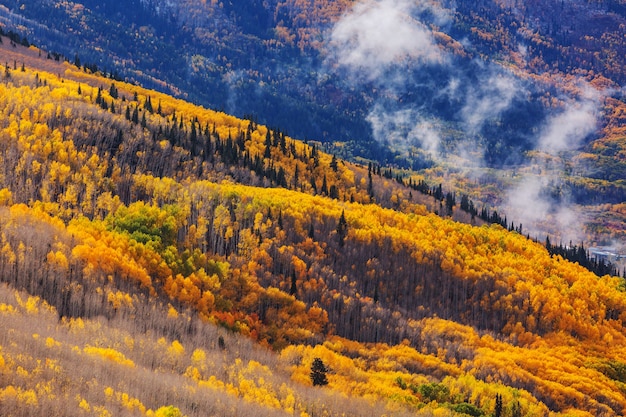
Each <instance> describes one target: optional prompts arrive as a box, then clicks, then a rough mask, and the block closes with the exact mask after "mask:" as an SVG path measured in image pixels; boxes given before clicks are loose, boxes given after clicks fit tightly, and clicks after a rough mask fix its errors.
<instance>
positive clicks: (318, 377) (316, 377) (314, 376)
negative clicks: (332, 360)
mask: <svg viewBox="0 0 626 417" xmlns="http://www.w3.org/2000/svg"><path fill="white" fill-rule="evenodd" d="M327 373H328V368H326V365H324V362H322V360H321V359H320V358H315V359H313V364H311V382H313V386H317V385H320V386H324V385H328V379H327V378H326V374H327Z"/></svg>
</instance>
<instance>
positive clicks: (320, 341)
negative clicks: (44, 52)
mask: <svg viewBox="0 0 626 417" xmlns="http://www.w3.org/2000/svg"><path fill="white" fill-rule="evenodd" d="M65 68H66V69H67V70H66V72H65V74H64V77H63V78H60V77H58V76H54V75H51V74H49V73H44V72H38V73H36V72H34V71H32V70H30V69H29V68H25V70H24V71H23V72H22V71H13V72H12V75H11V78H9V79H4V80H2V82H0V111H1V112H2V118H0V204H2V208H1V209H0V232H1V233H0V277H1V278H2V280H3V281H4V282H6V283H8V284H10V285H11V286H12V287H13V288H17V289H20V290H23V291H27V292H28V293H29V294H30V295H31V296H32V297H39V300H45V303H46V304H47V305H50V306H51V308H50V311H53V312H52V313H50V314H53V315H56V316H57V320H59V321H60V322H68V321H71V320H78V319H81V320H87V319H93V320H98V319H102V318H104V319H106V320H107V321H115V320H119V319H129V320H130V318H132V317H135V315H136V314H138V313H139V310H140V309H143V308H144V307H145V305H148V306H149V307H150V308H155V309H156V308H158V307H157V306H161V307H160V308H162V309H163V310H167V311H168V312H167V314H166V315H167V317H169V316H172V317H173V318H175V317H176V316H177V314H179V313H178V312H181V311H187V313H186V314H188V316H187V317H189V320H187V321H184V320H183V321H182V322H180V321H177V322H176V323H179V324H180V323H186V324H181V325H180V326H178V325H177V326H174V327H168V326H167V325H164V324H163V322H165V323H167V320H168V318H167V317H165V318H160V319H159V320H156V319H155V320H156V321H157V322H152V321H147V322H140V323H138V324H137V325H138V326H140V327H141V326H143V328H142V331H143V332H145V333H151V332H156V331H158V332H159V335H161V334H162V335H163V337H167V338H168V341H167V342H164V344H163V345H162V346H161V345H159V346H160V347H159V349H161V350H160V351H159V352H160V353H159V355H161V356H162V357H163V358H167V361H166V362H167V364H168V365H167V366H169V367H170V368H171V369H174V370H178V372H179V374H185V378H190V379H192V380H193V381H194V384H196V385H198V386H202V384H206V385H204V386H205V387H211V388H218V389H222V390H224V391H225V392H230V393H231V394H232V393H235V394H234V395H236V396H237V397H238V398H244V399H250V400H251V401H257V402H259V403H262V404H265V405H267V406H272V404H273V406H274V407H275V408H282V409H284V410H296V409H298V406H296V405H294V404H292V403H290V401H291V400H288V398H289V395H288V394H289V391H288V390H286V389H283V390H282V391H281V389H280V388H279V387H280V384H278V385H271V387H268V386H266V385H265V384H264V383H263V381H265V380H269V377H270V375H271V371H269V370H266V369H265V368H263V367H262V366H258V365H257V364H255V363H252V362H249V363H246V364H242V363H238V364H235V366H234V367H233V368H229V369H227V370H225V371H224V370H216V371H215V372H217V373H218V374H217V375H218V376H220V375H223V374H219V372H225V374H226V375H228V378H229V380H228V382H224V379H223V378H226V376H223V378H222V377H220V378H217V377H215V378H216V379H211V377H210V375H214V374H210V373H207V372H209V371H208V370H206V371H205V370H203V369H202V366H201V364H200V363H199V362H202V361H200V360H198V361H197V362H198V363H196V364H195V365H194V364H191V363H189V361H192V360H193V356H190V355H189V352H188V351H186V350H185V345H183V344H182V343H180V341H179V339H184V338H192V337H194V335H195V334H197V333H198V332H199V331H200V330H198V328H197V326H201V325H202V324H201V323H204V324H205V325H208V324H209V323H213V324H219V325H220V326H222V327H223V328H226V329H229V330H231V331H233V332H237V333H240V334H242V335H246V336H248V337H250V338H251V339H253V340H256V341H258V342H259V343H261V344H262V345H265V346H269V347H272V348H274V349H275V350H282V352H281V357H282V358H283V359H282V360H284V361H285V362H284V363H286V364H288V365H285V367H286V368H288V369H289V372H290V373H291V375H292V376H293V378H294V379H295V380H298V381H301V382H302V383H307V384H311V365H312V364H313V363H314V359H315V358H319V359H320V360H321V361H322V362H323V365H324V367H326V366H328V368H329V369H332V373H328V375H327V381H328V386H329V387H332V388H333V390H337V391H342V392H345V393H347V394H350V395H356V396H363V397H365V398H377V399H383V400H385V401H387V400H389V401H398V402H400V403H402V404H406V405H408V406H415V407H418V408H419V407H421V406H424V404H432V407H439V404H447V405H445V406H444V408H445V410H446V412H459V413H466V414H470V415H473V413H479V412H483V411H485V412H488V413H493V412H496V410H500V412H501V413H505V410H506V412H509V411H510V413H509V414H511V415H514V414H515V413H518V411H515V412H514V411H513V410H519V409H520V407H521V409H523V411H524V413H525V414H524V415H545V414H546V413H547V412H548V410H552V411H555V412H567V411H568V410H573V409H576V410H585V411H586V412H589V413H592V414H596V415H600V414H603V413H604V414H606V415H613V414H621V413H623V411H624V409H625V408H626V398H625V397H624V394H623V392H622V391H621V390H620V389H619V388H618V387H619V386H620V385H619V384H621V383H622V382H624V381H622V379H623V378H622V374H621V368H622V366H623V364H624V363H626V357H625V355H624V354H623V352H622V350H623V349H622V347H623V346H626V335H625V334H624V330H623V326H622V323H623V322H624V320H626V300H625V299H624V297H623V292H622V289H623V282H622V281H621V280H620V279H618V278H617V277H610V276H608V275H607V276H603V277H598V276H596V275H594V274H593V273H591V272H590V271H589V270H587V269H585V268H584V267H582V266H581V265H578V264H574V263H571V262H568V261H566V260H565V259H564V258H563V257H562V256H559V255H558V254H555V255H554V256H550V254H549V252H548V251H547V250H546V248H545V247H543V246H542V245H541V244H537V243H535V242H533V241H531V240H529V239H527V238H526V237H524V236H523V235H521V233H511V232H509V230H508V229H507V228H506V227H501V226H498V225H491V226H482V227H475V226H472V225H470V224H463V223H458V222H454V221H452V220H451V219H449V218H442V217H441V216H438V215H435V214H432V213H429V212H428V211H427V210H426V208H425V207H423V206H421V205H418V204H415V202H414V197H413V196H412V194H411V191H413V188H412V187H407V186H405V185H404V184H403V183H402V184H401V182H402V181H400V180H401V178H396V179H393V177H392V178H388V177H387V176H385V175H383V173H384V172H385V169H383V170H381V171H382V172H381V175H380V176H379V175H378V169H377V168H375V167H372V166H370V169H369V170H368V169H366V168H364V167H359V166H356V165H352V164H348V163H346V162H344V161H341V160H340V159H338V158H336V157H333V156H332V155H329V154H326V153H324V152H322V151H320V150H319V149H318V147H317V144H316V143H303V142H300V141H296V140H293V139H291V138H289V137H287V136H286V135H284V134H283V133H282V132H280V131H279V130H278V129H268V128H266V127H264V126H261V125H259V124H257V123H256V122H254V121H253V120H242V119H237V118H234V117H232V116H228V115H226V114H224V113H220V112H214V111H209V110H205V109H202V108H199V107H195V106H192V105H190V104H188V103H185V102H183V101H179V100H175V99H173V98H171V97H168V96H166V95H163V94H159V93H156V92H154V91H148V90H145V89H142V88H139V87H136V86H132V85H129V84H125V83H122V82H115V84H114V85H113V84H112V83H111V80H104V79H103V78H100V77H98V76H96V75H93V74H88V73H85V72H83V71H79V70H77V69H76V68H75V67H72V66H71V65H70V64H66V66H65ZM102 103H104V104H105V105H106V106H105V105H103V104H102ZM127 114H128V117H127ZM412 184H413V183H412ZM417 187H419V188H425V185H424V183H421V182H418V185H417ZM430 192H431V193H432V194H435V197H436V199H437V200H438V201H439V204H441V203H442V202H443V201H446V206H447V208H448V209H449V210H452V211H454V208H455V206H456V196H455V195H454V194H453V193H447V194H448V195H446V193H444V192H443V189H442V187H439V186H438V187H435V188H431V189H430ZM416 194H417V193H416ZM374 202H375V203H376V204H373V203H374ZM461 204H463V205H465V204H468V205H469V201H463V199H461ZM520 228H521V226H520ZM33 300H35V301H32V303H35V304H36V302H39V301H37V299H35V298H33ZM144 303H148V304H144ZM150 303H155V304H150ZM18 304H19V303H18ZM22 308H23V309H24V310H25V311H28V309H29V308H31V307H29V304H28V303H26V304H25V307H22ZM33 308H34V307H33ZM145 308H148V307H145ZM5 309H6V310H8V309H9V307H6V308H5ZM0 311H2V309H0ZM163 314H165V313H163V311H162V315H163ZM142 317H144V316H142ZM159 317H160V316H159ZM191 317H193V320H192V319H191ZM2 337H5V338H4V339H1V340H0V343H1V344H2V346H3V349H2V351H0V353H2V354H3V355H4V352H5V351H4V345H5V344H7V343H8V340H7V339H6V336H2ZM159 337H160V336H159ZM214 339H215V340H216V341H215V344H216V346H217V347H218V349H219V351H222V352H227V351H228V350H229V346H230V345H231V341H224V340H222V343H220V342H218V340H219V339H217V338H214ZM129 343H130V342H129ZM50 344H51V345H52V346H56V345H54V343H53V341H51V342H50ZM116 346H117V347H116ZM592 346H593V349H590V347H592ZM71 349H72V347H68V350H71ZM78 349H79V351H80V352H81V353H80V354H81V355H85V357H87V358H89V360H91V361H94V362H97V361H101V360H108V361H112V362H114V363H116V364H117V365H116V366H118V365H119V366H120V367H125V368H123V369H127V368H132V367H133V366H137V361H138V359H137V356H135V354H131V353H124V352H121V351H120V349H121V348H120V347H119V346H118V345H116V344H114V343H111V344H109V345H107V346H100V345H97V344H96V343H95V342H94V343H93V344H92V343H89V344H87V343H83V345H81V346H79V347H78ZM129 349H130V348H129ZM125 352H129V351H125ZM130 352H132V349H130ZM13 355H14V354H13V353H12V354H11V358H13ZM198 355H199V356H198V358H199V357H200V356H201V354H200V353H198ZM536 357H540V358H541V360H535V359H534V358H536ZM581 358H584V360H581ZM11 360H12V361H14V359H11ZM27 362H28V361H27ZM151 363H160V361H154V362H151ZM29 364H30V365H29V366H30V368H28V369H31V371H34V370H35V369H38V368H37V366H38V365H35V364H36V360H35V359H34V357H33V361H31V362H29ZM31 365H32V366H31ZM17 366H18V365H15V366H14V364H13V362H11V365H10V369H11V375H19V372H18V371H17V369H18V367H17ZM19 366H22V365H19ZM150 366H153V365H150ZM22 367H23V366H22ZM23 368H24V367H23ZM24 369H26V368H24ZM168 369H169V368H168ZM325 369H326V368H325ZM31 371H29V372H31ZM319 371H320V373H323V372H321V368H320V369H319ZM37 372H39V371H37ZM214 376H215V375H214ZM15 378H16V381H17V380H18V379H19V378H18V377H17V376H16V377H15ZM261 378H263V381H262V380H261ZM320 378H321V377H320ZM219 381H221V382H219ZM235 381H237V383H236V384H235ZM363 381H366V382H367V383H365V384H363ZM229 384H230V385H229ZM362 385H366V386H365V387H363V386H362ZM19 386H21V385H19ZM23 386H24V387H25V388H24V389H26V390H29V389H33V390H35V388H34V387H32V386H29V385H28V384H27V383H26V382H24V383H23ZM194 387H195V385H194ZM277 387H278V388H277ZM383 387H386V388H383ZM111 389H112V390H113V391H108V392H109V394H106V395H107V398H108V400H107V401H109V403H107V404H110V401H113V400H114V399H117V398H118V394H117V393H118V392H119V389H118V388H115V387H112V388H111ZM517 390H519V392H521V394H514V393H515V392H518V391H517ZM100 391H102V389H100ZM2 392H3V393H4V388H3V391H2ZM15 392H16V393H17V394H15V395H14V393H13V391H12V392H11V393H9V394H7V395H10V397H11V398H12V400H11V401H13V399H14V398H18V397H19V395H21V394H19V393H20V392H21V391H19V390H17V389H16V390H15ZM40 394H41V393H40V392H36V395H37V396H38V398H39V395H40ZM496 394H498V396H496ZM2 395H4V394H2ZM28 395H30V394H28ZM94 395H95V394H94ZM292 395H295V394H292ZM516 395H517V396H516ZM131 397H132V398H138V396H137V395H129V396H127V397H124V396H123V394H122V393H121V392H120V401H131ZM19 398H20V401H22V399H21V397H19ZM94 398H99V399H98V401H100V402H102V401H104V400H103V399H102V398H101V397H94ZM24 401H27V399H24ZM86 401H87V403H89V401H88V400H86ZM116 401H117V400H116ZM288 404H291V405H288ZM497 404H500V405H499V406H498V405H497ZM79 405H80V402H79ZM161 406H164V405H163V404H157V403H156V401H154V400H152V401H150V405H149V406H145V405H144V407H145V410H146V411H145V413H146V415H147V410H148V409H152V410H158V407H161ZM137 407H139V406H138V405H137ZM516 407H517V408H516ZM190 408H191V409H193V407H191V406H189V407H187V408H186V409H187V410H188V409H190ZM307 410H309V409H307V408H306V407H304V408H302V410H301V411H305V412H308V411H307ZM481 410H482V411H481ZM309 411H310V410H309ZM198 413H199V411H198ZM311 414H316V412H314V411H312V412H311ZM505 415H506V414H505ZM515 415H517V414H515Z"/></svg>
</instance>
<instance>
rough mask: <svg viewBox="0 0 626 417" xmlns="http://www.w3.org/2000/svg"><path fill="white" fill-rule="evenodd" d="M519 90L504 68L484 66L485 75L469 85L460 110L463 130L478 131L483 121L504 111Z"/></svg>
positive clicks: (514, 80)
mask: <svg viewBox="0 0 626 417" xmlns="http://www.w3.org/2000/svg"><path fill="white" fill-rule="evenodd" d="M521 91H522V88H521V86H520V84H519V82H518V81H517V80H516V79H515V78H514V77H513V76H512V75H510V74H508V73H506V72H504V70H500V69H495V68H491V69H487V68H485V75H483V76H481V77H480V79H479V80H478V81H477V82H476V83H474V84H473V85H471V86H470V87H469V90H468V93H467V97H466V99H465V105H464V106H463V108H462V110H461V117H462V118H463V121H464V128H465V130H466V131H467V132H468V133H470V134H477V133H479V132H480V130H481V128H482V127H483V125H484V124H485V122H487V121H489V120H493V119H496V118H497V117H499V116H500V115H501V114H502V113H503V112H504V111H506V110H507V109H508V108H509V107H510V106H511V103H512V102H513V99H514V98H515V97H516V96H517V95H518V94H519V93H520V92H521Z"/></svg>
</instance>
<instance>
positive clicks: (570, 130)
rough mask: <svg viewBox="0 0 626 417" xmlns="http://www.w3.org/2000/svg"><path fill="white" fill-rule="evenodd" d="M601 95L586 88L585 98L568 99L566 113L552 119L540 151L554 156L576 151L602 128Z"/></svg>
mask: <svg viewBox="0 0 626 417" xmlns="http://www.w3.org/2000/svg"><path fill="white" fill-rule="evenodd" d="M599 106H600V93H599V92H598V91H597V90H594V89H592V88H591V87H589V86H583V88H582V97H580V98H579V99H574V98H567V99H566V101H565V105H564V106H563V109H562V111H560V112H559V113H557V114H556V115H554V116H553V117H551V118H549V119H548V121H547V123H546V124H545V126H544V128H543V129H542V133H541V136H540V138H539V142H538V145H537V148H538V149H539V150H542V151H545V152H548V153H550V154H557V153H559V152H563V151H568V150H574V149H576V148H578V147H579V146H580V145H581V143H582V141H583V140H584V139H585V138H586V137H587V136H589V135H590V134H591V133H593V132H594V131H596V129H597V127H598V115H599V111H600V110H599Z"/></svg>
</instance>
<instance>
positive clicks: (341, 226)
mask: <svg viewBox="0 0 626 417" xmlns="http://www.w3.org/2000/svg"><path fill="white" fill-rule="evenodd" d="M346 236H348V222H347V221H346V215H345V212H344V210H342V211H341V217H340V218H339V222H338V223H337V238H338V239H339V247H341V248H343V245H344V241H345V240H346Z"/></svg>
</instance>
